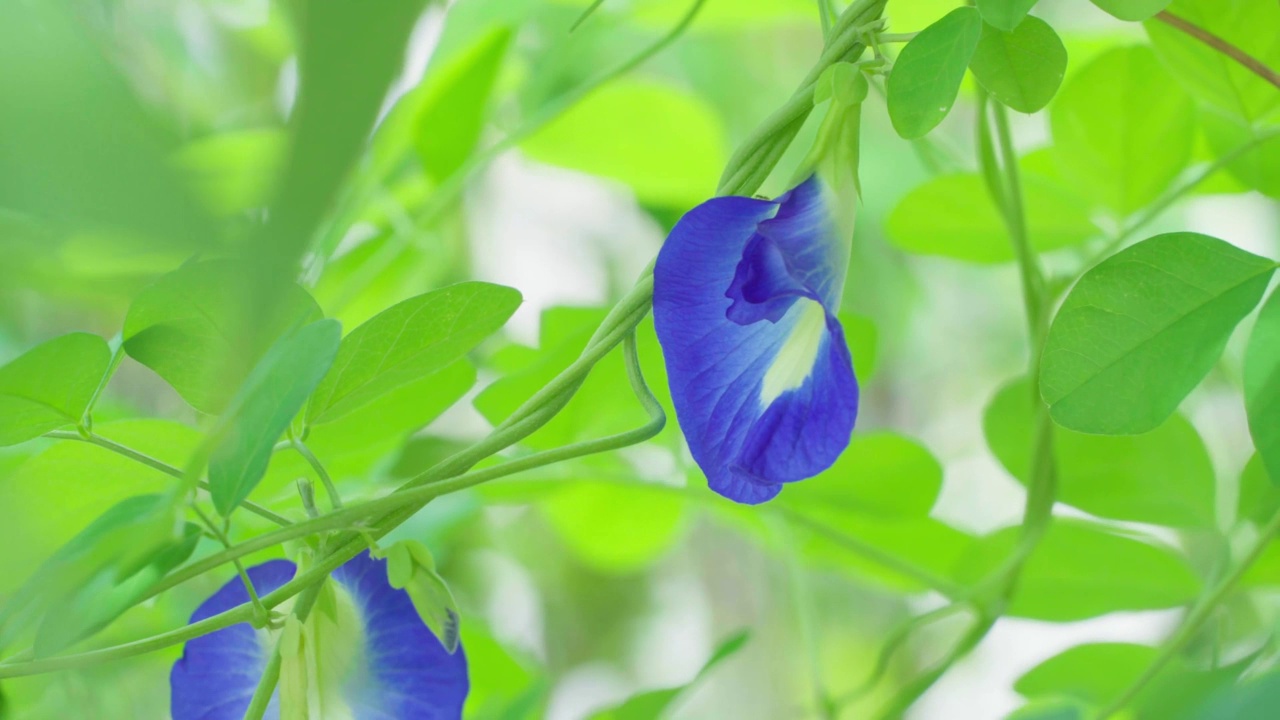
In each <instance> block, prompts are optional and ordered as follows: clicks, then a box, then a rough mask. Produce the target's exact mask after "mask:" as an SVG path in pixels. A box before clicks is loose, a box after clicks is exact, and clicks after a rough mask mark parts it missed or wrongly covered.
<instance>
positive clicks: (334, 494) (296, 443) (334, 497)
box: [289, 434, 342, 510]
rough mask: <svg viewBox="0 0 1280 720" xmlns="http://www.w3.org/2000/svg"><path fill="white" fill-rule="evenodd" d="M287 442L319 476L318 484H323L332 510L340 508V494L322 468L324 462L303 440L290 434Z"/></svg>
mask: <svg viewBox="0 0 1280 720" xmlns="http://www.w3.org/2000/svg"><path fill="white" fill-rule="evenodd" d="M289 444H290V446H291V447H293V449H294V450H296V451H298V454H299V455H301V456H302V458H303V459H304V460H306V461H307V464H308V465H310V466H311V470H312V472H314V473H315V474H316V477H318V478H320V484H321V485H324V492H325V494H326V495H328V496H329V506H330V507H332V508H333V509H334V510H341V509H342V496H341V495H339V494H338V488H337V487H336V486H335V485H334V484H333V478H331V477H329V471H328V470H325V469H324V464H323V463H321V462H320V458H318V457H316V456H315V453H313V452H311V448H309V447H307V444H306V443H305V442H303V441H302V440H300V439H298V438H296V437H293V435H292V434H290V436H289Z"/></svg>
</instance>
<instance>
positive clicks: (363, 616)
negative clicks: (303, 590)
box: [170, 552, 469, 720]
mask: <svg viewBox="0 0 1280 720" xmlns="http://www.w3.org/2000/svg"><path fill="white" fill-rule="evenodd" d="M385 564H386V562H385V561H383V560H375V559H373V558H371V557H369V554H368V553H367V552H365V553H361V554H360V555H358V556H357V557H355V558H352V559H351V560H350V561H349V562H347V563H346V564H344V565H343V566H342V567H340V568H338V569H337V570H336V571H334V573H333V575H332V578H333V580H335V581H336V586H335V585H334V584H333V583H330V585H331V586H333V587H332V589H333V590H334V591H335V592H334V595H333V596H331V598H330V603H329V607H327V608H326V607H322V606H321V605H319V604H318V605H317V607H316V608H315V609H314V610H313V611H312V612H311V616H310V618H308V620H307V623H308V625H307V626H305V627H307V628H308V629H307V630H303V631H302V632H303V633H304V635H303V636H302V637H303V643H306V644H308V645H309V649H307V650H305V651H299V652H295V653H294V657H291V656H290V655H289V654H288V653H282V655H283V656H284V657H285V660H284V662H283V666H282V669H281V679H280V685H279V688H280V690H279V691H278V692H277V693H276V696H275V697H273V698H272V701H271V705H270V706H269V708H268V712H267V717H271V718H278V717H280V704H281V701H280V698H281V695H282V694H284V696H285V697H290V695H289V693H291V692H292V693H302V695H303V697H306V693H307V692H311V693H313V695H312V696H311V698H310V700H311V702H309V703H307V702H305V701H304V703H303V705H304V707H303V708H302V709H301V712H299V710H298V708H297V703H295V704H294V708H293V709H292V710H291V712H289V713H287V716H289V717H324V718H331V717H332V718H341V717H347V718H353V719H354V720H407V719H409V718H412V719H413V720H456V719H457V718H460V717H462V705H463V703H464V702H465V700H466V697H467V691H468V689H469V683H468V680H467V661H466V658H465V657H464V656H463V653H462V650H461V649H459V650H458V651H457V652H455V653H454V654H452V655H450V654H449V653H448V652H447V651H446V650H445V649H444V647H443V646H442V645H441V644H440V641H439V640H437V639H436V637H435V635H433V634H432V633H431V631H430V630H428V629H427V626H426V625H424V624H423V623H422V620H421V619H420V618H419V617H418V613H417V611H416V610H414V607H413V603H412V602H411V601H410V599H409V595H408V593H406V592H405V591H403V590H396V589H394V588H392V587H391V586H390V585H389V584H388V583H387V574H386V568H385ZM294 572H295V568H294V565H293V563H291V562H289V561H287V560H272V561H270V562H267V563H264V564H262V565H258V566H256V567H253V568H250V569H249V571H248V574H249V578H250V579H251V580H252V581H253V585H254V588H255V589H256V590H257V591H258V592H259V593H261V594H265V593H269V592H271V591H273V590H275V589H276V588H279V587H280V586H282V585H284V584H285V583H287V582H288V581H289V580H291V579H292V578H293V575H294ZM248 601H249V595H248V593H247V592H246V590H245V588H244V585H243V584H242V583H241V581H240V579H239V578H235V579H233V580H231V581H230V582H228V583H227V584H226V585H224V586H223V587H222V589H220V590H218V592H216V593H214V594H213V595H212V596H211V597H210V598H209V599H208V600H206V601H205V602H204V604H202V605H201V606H200V607H199V608H197V609H196V611H195V614H193V615H192V616H191V622H197V621H200V620H203V619H205V618H207V617H211V616H213V615H216V614H218V613H220V612H223V611H225V610H230V609H231V608H234V607H236V606H237V605H241V604H243V603H246V602H248ZM289 631H290V626H288V625H286V626H285V629H284V630H283V631H277V632H274V633H269V632H267V631H264V630H255V629H254V628H253V626H251V625H250V624H249V623H240V624H239V625H233V626H231V627H228V628H224V629H222V630H219V631H217V632H214V633H210V634H208V635H204V636H202V637H198V638H195V639H193V640H189V641H187V644H186V648H185V650H184V652H183V655H182V658H181V659H180V660H178V661H177V662H176V663H175V664H174V666H173V672H172V673H171V674H170V686H171V688H172V704H171V712H172V716H173V718H174V720H241V718H243V717H244V714H245V711H246V710H247V709H248V707H249V702H250V700H251V699H252V698H253V693H254V690H255V689H256V688H257V686H258V680H259V678H260V677H261V675H262V671H263V668H264V667H265V665H266V662H267V653H268V652H270V650H271V648H273V647H275V645H276V640H277V639H278V638H277V637H271V636H272V635H275V636H281V635H287V634H288V633H289ZM294 640H295V641H296V640H297V638H296V637H295V638H294ZM282 644H288V643H282ZM294 644H295V645H296V644H297V643H296V642H295V643H294ZM296 696H297V695H296V694H295V695H294V696H293V697H296ZM317 705H321V706H322V707H319V708H318V707H317ZM308 710H311V711H316V710H319V713H318V714H317V713H316V712H310V713H308Z"/></svg>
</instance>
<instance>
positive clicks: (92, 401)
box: [78, 334, 124, 433]
mask: <svg viewBox="0 0 1280 720" xmlns="http://www.w3.org/2000/svg"><path fill="white" fill-rule="evenodd" d="M112 342H114V343H116V347H115V349H113V350H112V351H111V362H109V363H108V364H107V370H106V372H104V373H102V379H101V380H99V381H98V387H96V388H94V389H93V395H91V396H90V397H89V404H88V405H85V407H84V413H83V414H82V415H81V416H80V426H79V428H78V429H79V430H80V431H81V432H83V433H92V432H93V409H94V408H95V407H97V405H98V400H99V399H100V398H101V397H102V393H103V392H104V391H105V390H106V389H107V384H108V383H110V382H111V378H112V377H114V376H115V374H116V369H117V368H119V367H120V361H122V360H124V340H123V339H122V338H121V337H120V335H119V334H117V335H116V337H115V339H114V340H112Z"/></svg>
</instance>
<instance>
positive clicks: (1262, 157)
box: [1201, 112, 1280, 199]
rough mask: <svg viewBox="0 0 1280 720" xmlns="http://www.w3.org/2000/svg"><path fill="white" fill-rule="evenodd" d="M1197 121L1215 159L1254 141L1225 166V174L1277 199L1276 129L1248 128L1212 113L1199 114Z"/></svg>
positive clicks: (1279, 134) (1279, 159)
mask: <svg viewBox="0 0 1280 720" xmlns="http://www.w3.org/2000/svg"><path fill="white" fill-rule="evenodd" d="M1201 118H1202V119H1203V121H1204V122H1203V124H1202V127H1204V134H1205V138H1206V139H1207V140H1208V141H1209V147H1210V148H1211V149H1212V150H1213V152H1214V154H1215V155H1217V156H1218V157H1223V156H1226V155H1228V154H1230V153H1232V152H1234V151H1236V150H1237V149H1238V148H1240V147H1242V146H1244V145H1246V144H1251V143H1255V142H1257V144H1256V145H1254V146H1253V148H1252V149H1250V150H1249V151H1247V152H1245V153H1244V154H1243V155H1241V156H1240V157H1239V158H1237V159H1235V160H1233V161H1232V162H1230V163H1228V164H1227V172H1228V173H1230V174H1231V176H1232V177H1234V178H1236V179H1237V180H1239V181H1240V182H1241V183H1243V184H1244V185H1245V186H1246V187H1248V188H1252V189H1254V190H1257V191H1258V192H1260V193H1262V194H1263V195H1267V196H1269V197H1272V198H1276V199H1280V127H1278V126H1275V125H1269V126H1265V127H1256V126H1250V125H1246V124H1244V123H1242V122H1241V121H1239V120H1236V119H1233V118H1230V117H1225V116H1222V115H1219V114H1218V113H1215V112H1205V113H1202V114H1201ZM1264 137H1267V138H1268V139H1263V138H1264ZM1259 141H1260V142H1259Z"/></svg>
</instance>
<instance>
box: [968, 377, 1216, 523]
mask: <svg viewBox="0 0 1280 720" xmlns="http://www.w3.org/2000/svg"><path fill="white" fill-rule="evenodd" d="M1034 401H1035V402H1036V403H1039V398H1035V399H1034ZM1032 402H1033V398H1032V397H1031V389H1030V387H1029V386H1028V383H1027V382H1026V380H1025V379H1019V380H1015V381H1013V382H1011V383H1009V384H1007V385H1005V386H1004V387H1003V388H1001V389H1000V390H999V392H997V393H996V396H995V398H994V399H992V401H991V404H990V405H988V406H987V410H986V413H985V414H984V415H983V421H982V426H983V431H984V432H985V434H986V438H987V445H988V446H989V447H990V448H991V451H992V452H993V453H995V456H996V457H997V458H999V459H1000V462H1001V463H1002V464H1003V465H1004V467H1005V469H1006V470H1008V471H1009V474H1011V475H1013V476H1014V477H1015V478H1017V480H1018V482H1020V483H1022V484H1023V485H1026V484H1027V482H1028V479H1029V478H1030V476H1031V450H1030V448H1031V442H1032V435H1033V433H1034V430H1033V428H1034V427H1035V422H1034V418H1033V412H1032V410H1033V408H1032ZM1054 448H1055V452H1054V455H1055V457H1056V458H1057V461H1058V462H1057V469H1058V499H1059V500H1060V501H1062V502H1064V503H1067V504H1068V505H1073V506H1075V507H1077V508H1080V509H1081V510H1084V511H1085V512H1087V513H1090V514H1092V515H1097V516H1099V517H1104V518H1110V519H1113V520H1131V521H1133V522H1142V523H1152V524H1156V525H1169V526H1174V527H1201V528H1212V527H1214V525H1215V517H1214V492H1215V490H1214V488H1215V481H1214V472H1213V465H1212V464H1211V462H1210V460H1209V453H1208V451H1207V450H1206V449H1205V445H1204V442H1203V441H1202V440H1201V439H1200V435H1199V434H1198V433H1196V430H1195V428H1194V427H1192V425H1191V423H1189V422H1187V420H1186V419H1185V418H1183V417H1182V416H1181V415H1179V414H1176V413H1175V414H1174V415H1173V416H1171V417H1170V418H1169V419H1168V420H1167V421H1166V422H1165V423H1164V424H1163V425H1160V426H1159V427H1157V428H1156V429H1155V430H1153V431H1151V432H1149V433H1146V434H1143V435H1131V436H1120V437H1108V436H1105V435H1086V434H1084V433H1078V432H1073V431H1071V430H1067V429H1065V428H1061V427H1055V429H1054Z"/></svg>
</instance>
